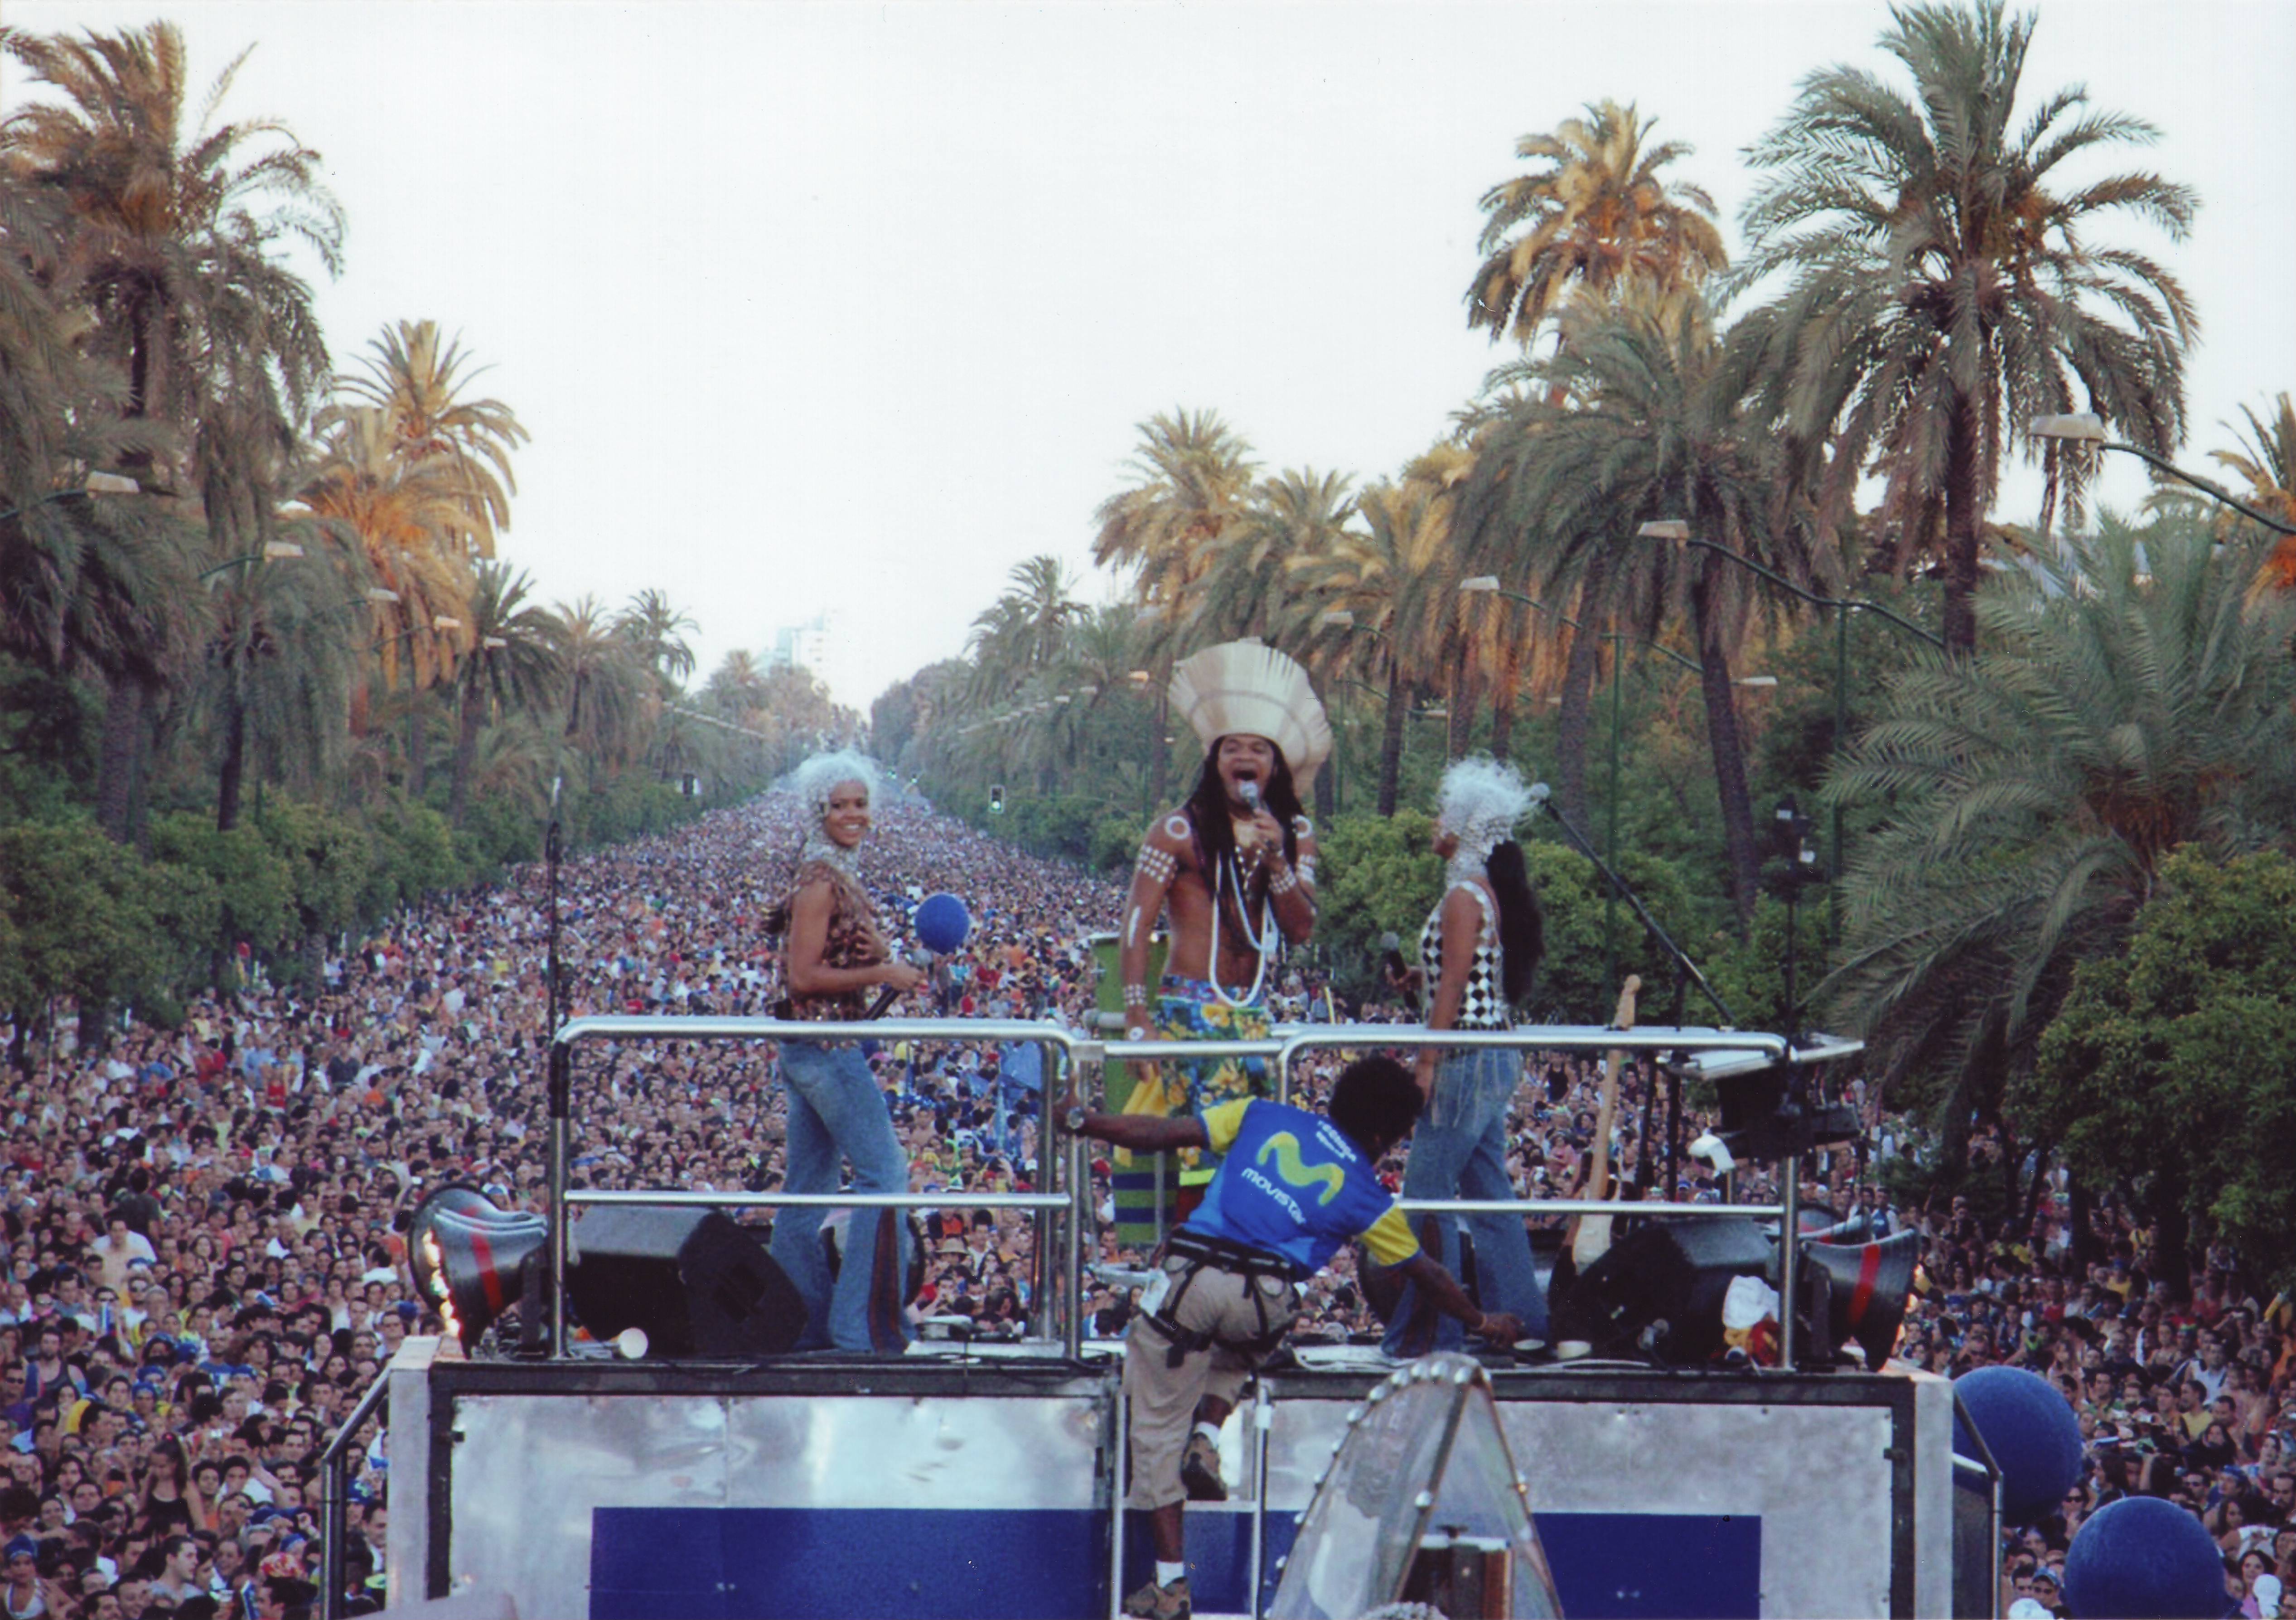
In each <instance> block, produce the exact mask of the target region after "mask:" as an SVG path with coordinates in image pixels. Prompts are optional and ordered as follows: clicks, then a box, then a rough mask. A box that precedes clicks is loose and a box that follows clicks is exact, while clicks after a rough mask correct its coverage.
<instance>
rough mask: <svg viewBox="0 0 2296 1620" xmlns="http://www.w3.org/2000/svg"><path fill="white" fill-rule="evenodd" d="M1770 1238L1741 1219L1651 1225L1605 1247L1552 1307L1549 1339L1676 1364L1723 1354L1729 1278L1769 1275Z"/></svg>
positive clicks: (1727, 1217)
mask: <svg viewBox="0 0 2296 1620" xmlns="http://www.w3.org/2000/svg"><path fill="white" fill-rule="evenodd" d="M1774 1264H1775V1245H1774V1244H1773V1242H1772V1241H1771V1239H1770V1235H1769V1234H1768V1233H1767V1232H1766V1231H1763V1230H1762V1229H1761V1227H1760V1226H1759V1225H1757V1224H1756V1223H1754V1222H1753V1221H1752V1220H1751V1219H1749V1218H1747V1217H1745V1216H1743V1215H1708V1216H1688V1217H1685V1218H1684V1219H1681V1220H1669V1221H1653V1222H1652V1223H1650V1224H1649V1225H1647V1226H1644V1227H1642V1228H1640V1229H1638V1230H1636V1231H1632V1232H1629V1233H1628V1234H1627V1235H1626V1236H1625V1237H1623V1238H1620V1240H1618V1241H1616V1242H1615V1243H1613V1244H1611V1248H1610V1250H1609V1252H1608V1253H1606V1254H1605V1255H1603V1257H1602V1258H1601V1259H1599V1260H1597V1261H1595V1264H1592V1265H1590V1266H1588V1267H1587V1269H1586V1270H1585V1271H1584V1272H1580V1273H1579V1277H1578V1280H1576V1281H1575V1282H1574V1283H1572V1285H1571V1286H1570V1289H1569V1290H1568V1291H1567V1292H1566V1293H1564V1294H1562V1296H1561V1297H1559V1298H1557V1300H1556V1301H1555V1305H1554V1320H1555V1327H1554V1336H1555V1338H1558V1339H1567V1338H1578V1339H1584V1340H1586V1341H1587V1343H1588V1344H1590V1345H1592V1346H1594V1348H1595V1354H1597V1355H1603V1356H1656V1357H1657V1358H1658V1359H1660V1360H1661V1361H1666V1362H1675V1363H1677V1364H1679V1365H1688V1364H1692V1363H1696V1362H1706V1361H1710V1360H1712V1359H1713V1358H1714V1357H1715V1356H1716V1355H1718V1354H1720V1352H1721V1350H1722V1297H1723V1295H1725V1294H1726V1293H1727V1292H1729V1289H1730V1283H1731V1280H1733V1279H1734V1278H1737V1277H1742V1276H1757V1277H1767V1276H1768V1275H1770V1273H1771V1272H1772V1270H1773V1267H1774Z"/></svg>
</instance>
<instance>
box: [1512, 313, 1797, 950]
mask: <svg viewBox="0 0 2296 1620" xmlns="http://www.w3.org/2000/svg"><path fill="white" fill-rule="evenodd" d="M1693 304H1694V300H1693ZM1760 353H1761V349H1760V346H1759V344H1748V343H1743V342H1736V341H1726V342H1717V341H1716V340H1714V339H1713V338H1712V337H1711V336H1710V332H1709V329H1708V326H1707V323H1706V322H1705V320H1704V319H1703V318H1702V317H1701V316H1697V315H1696V314H1695V311H1694V309H1693V311H1692V313H1691V315H1690V316H1689V317H1685V313H1684V312H1683V311H1682V310H1671V311H1669V310H1661V309H1657V308H1653V307H1650V306H1648V305H1641V306H1637V305H1636V303H1635V302H1634V301H1631V300H1630V301H1629V302H1628V304H1627V305H1625V306H1623V307H1619V308H1615V309H1588V310H1585V311H1581V312H1577V313H1575V314H1574V315H1573V316H1572V317H1571V320H1570V331H1569V334H1568V341H1566V342H1565V343H1564V344H1562V346H1561V347H1560V348H1558V349H1557V351H1556V353H1555V354H1554V356H1553V357H1552V358H1549V359H1546V360H1543V361H1537V362H1530V363H1526V364H1524V365H1522V366H1520V367H1515V368H1508V369H1507V370H1506V371H1504V372H1501V373H1498V374H1497V379H1496V380H1497V381H1499V382H1501V383H1503V384H1504V383H1507V382H1512V381H1515V380H1528V381H1534V382H1536V381H1544V382H1546V383H1549V384H1551V385H1553V386H1554V388H1555V389H1560V390H1561V391H1562V393H1563V394H1564V395H1565V396H1566V397H1567V401H1568V405H1567V406H1564V405H1552V404H1549V403H1547V402H1546V401H1545V400H1542V399H1539V398H1537V397H1533V396H1532V395H1531V394H1529V393H1524V392H1518V393H1515V394H1513V395H1512V396H1511V397H1509V398H1507V399H1506V400H1505V402H1504V403H1503V404H1502V405H1501V406H1500V407H1499V408H1498V411H1497V413H1496V414H1495V415H1494V417H1493V418H1492V419H1491V420H1490V421H1488V422H1487V423H1485V424H1482V425H1483V427H1484V433H1485V444H1486V448H1485V456H1486V458H1487V459H1488V460H1490V461H1492V462H1495V463H1503V465H1504V468H1505V484H1504V487H1503V491H1502V494H1501V495H1500V497H1499V498H1501V499H1502V500H1503V502H1504V503H1505V506H1506V508H1507V509H1508V510H1509V511H1512V512H1513V514H1515V515H1516V516H1518V517H1519V518H1520V520H1521V521H1523V522H1524V523H1525V524H1526V525H1528V526H1531V527H1532V531H1533V532H1534V533H1535V534H1537V535H1538V536H1542V538H1543V545H1544V549H1545V551H1546V568H1545V569H1544V576H1545V577H1546V579H1547V580H1548V581H1550V582H1559V581H1561V580H1567V579H1568V578H1569V577H1570V569H1571V568H1573V567H1574V566H1575V567H1576V568H1577V569H1579V574H1580V577H1581V578H1582V579H1583V577H1584V575H1585V572H1586V571H1587V559H1588V558H1590V557H1593V556H1596V555H1604V554H1607V555H1608V556H1609V557H1610V558H1611V568H1610V569H1607V570H1606V572H1605V574H1604V575H1603V579H1604V585H1603V590H1604V593H1605V595H1604V599H1603V600H1590V598H1589V596H1588V594H1587V593H1586V592H1585V591H1584V590H1583V589H1582V590H1581V592H1580V593H1579V597H1578V606H1579V614H1580V616H1581V618H1582V622H1587V616H1589V615H1593V616H1599V617H1608V616H1609V615H1611V613H1613V612H1616V613H1617V614H1619V615H1620V616H1621V617H1623V618H1625V619H1627V620H1628V622H1631V623H1638V624H1640V625H1641V626H1644V629H1645V630H1646V631H1648V632H1652V633H1654V632H1655V631H1656V630H1657V629H1658V628H1659V627H1660V626H1661V623H1662V622H1663V619H1664V618H1665V617H1666V616H1667V614H1668V613H1669V611H1671V610H1677V609H1682V608H1686V609H1687V610H1688V611H1689V614H1690V617H1691V620H1692V624H1693V631H1694V634H1695V637H1696V642H1697V652H1698V664H1699V670H1700V688H1701V691H1702V695H1703V697H1704V700H1705V706H1706V722H1707V740H1708V744H1709V746H1710V749H1712V751H1713V755H1714V774H1715V788H1716V792H1717V794H1718V798H1719V801H1720V807H1721V812H1722V828H1723V838H1724V841H1725V844H1726V847H1727V848H1728V851H1729V860H1730V871H1731V891H1732V895H1733V897H1734V901H1735V903H1736V906H1737V911H1738V914H1739V917H1740V919H1741V920H1742V921H1746V920H1751V917H1752V915H1753V906H1754V901H1755V897H1756V891H1757V888H1758V885H1759V860H1758V858H1757V855H1756V851H1755V843H1754V825H1753V810H1752V805H1751V799H1750V797H1749V794H1748V790H1747V785H1746V764H1745V755H1744V749H1743V743H1742V741H1741V740H1740V735H1739V727H1738V716H1737V705H1736V700H1735V696H1734V690H1733V683H1732V678H1731V673H1730V659H1731V657H1732V656H1733V654H1734V650H1735V649H1736V647H1737V645H1738V643H1739V642H1740V641H1741V639H1742V638H1743V634H1744V632H1745V629H1746V626H1747V621H1748V619H1749V617H1750V616H1751V614H1752V613H1753V612H1755V611H1756V610H1758V609H1760V610H1776V608H1777V604H1776V603H1775V600H1774V599H1772V598H1769V597H1767V596H1758V595H1755V594H1753V593H1751V592H1750V590H1749V586H1750V585H1751V584H1752V583H1753V581H1754V579H1755V576H1754V575H1753V574H1751V572H1750V571H1749V570H1747V569H1743V568H1740V567H1739V566H1737V565H1735V564H1734V563H1731V562H1729V561H1727V560H1725V559H1723V558H1720V557H1718V556H1716V555H1715V554H1714V553H1713V552H1710V551H1709V550H1707V549H1704V548H1703V547H1701V548H1698V549H1695V550H1693V551H1692V552H1688V553H1687V554H1686V555H1684V556H1679V557H1677V556H1675V555H1673V554H1671V553H1669V552H1662V551H1661V550H1659V549H1657V548H1655V547H1652V546H1650V545H1647V544H1644V543H1643V542H1640V541H1638V540H1637V539H1636V538H1635V536H1636V531H1637V530H1638V529H1639V528H1640V527H1641V525H1642V524H1643V523H1644V522H1646V521H1649V520H1652V519H1656V518H1661V517H1667V518H1686V519H1687V520H1689V522H1690V525H1691V529H1692V532H1693V534H1694V535H1695V536H1698V538H1700V539H1701V540H1702V541H1707V542H1710V543H1712V544H1716V545H1720V546H1723V547H1725V548H1726V549H1728V550H1730V551H1733V552H1738V553H1740V554H1742V555H1744V556H1747V557H1751V558H1752V559H1754V560H1758V561H1759V562H1761V563H1762V564H1764V565H1765V566H1767V567H1768V568H1770V569H1775V570H1776V571H1777V572H1779V573H1780V574H1783V575H1784V576H1785V577H1788V578H1792V579H1795V580H1797V581H1800V580H1805V579H1808V578H1810V577H1812V576H1813V574H1814V573H1818V572H1821V571H1823V570H1824V569H1825V566H1826V563H1825V559H1824V558H1822V557H1821V556H1820V555H1819V554H1818V553H1816V552H1814V551H1813V549H1812V548H1811V546H1810V544H1809V533H1808V527H1807V525H1806V524H1804V523H1803V522H1802V521H1800V518H1799V516H1798V514H1797V512H1796V511H1795V508H1794V504H1793V501H1792V487H1791V485H1790V484H1789V483H1788V482H1786V481H1785V479H1784V478H1783V476H1782V470H1781V467H1780V465H1779V463H1778V461H1777V458H1776V457H1775V454H1773V446H1772V440H1771V438H1770V436H1769V434H1768V433H1767V431H1766V425H1767V424H1766V422H1765V421H1763V419H1762V418H1761V417H1760V416H1759V414H1758V413H1756V402H1757V399H1758V391H1757V389H1756V387H1755V383H1756V380H1757V379H1756V375H1755V372H1754V370H1753V367H1754V365H1755V364H1756V363H1757V362H1758V361H1759V356H1760ZM1541 589H1542V590H1546V595H1547V599H1549V600H1552V599H1554V596H1555V595H1556V594H1557V593H1556V592H1554V591H1553V590H1548V589H1547V587H1546V586H1542V587H1541ZM1593 640H1594V638H1593V637H1586V636H1582V637H1581V638H1580V642H1581V644H1584V643H1585V642H1591V641H1593ZM1575 651H1576V649H1574V656H1575ZM1590 657H1591V650H1590ZM1583 758H1584V744H1583V739H1582V740H1581V742H1580V745H1579V759H1580V760H1581V761H1582V762H1583ZM1583 768H1584V767H1583V763H1582V764H1581V765H1579V771H1580V772H1581V773H1582V774H1581V776H1580V780H1581V781H1582V782H1583V780H1584V778H1583ZM1582 791H1583V789H1582Z"/></svg>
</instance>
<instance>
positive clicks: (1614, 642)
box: [1603, 630, 1626, 1007]
mask: <svg viewBox="0 0 2296 1620" xmlns="http://www.w3.org/2000/svg"><path fill="white" fill-rule="evenodd" d="M1623 639H1624V638H1622V637H1621V636H1620V634H1619V633H1618V632H1617V631H1615V630H1613V631H1612V632H1611V634H1610V636H1609V641H1610V643H1611V809H1610V818H1609V819H1610V827H1609V830H1607V832H1606V833H1605V835H1604V838H1603V854H1604V855H1605V857H1606V858H1607V859H1608V860H1609V861H1610V863H1611V866H1612V867H1613V868H1615V867H1617V865H1618V863H1619V741H1620V732H1622V731H1623V730H1624V728H1625V725H1626V720H1625V716H1624V715H1623V713H1622V712H1621V710H1620V697H1619V675H1620V668H1619V667H1620V663H1621V662H1623V661H1624V659H1625V658H1626V648H1625V647H1624V646H1623V645H1622V644H1621V642H1622V641H1623ZM1618 968H1619V894H1618V891H1617V890H1616V889H1610V890H1607V891H1605V893H1604V894H1603V1005H1604V1006H1606V1007H1607V1006H1610V1005H1611V1004H1613V1003H1614V1002H1617V1000H1618V997H1619V973H1618Z"/></svg>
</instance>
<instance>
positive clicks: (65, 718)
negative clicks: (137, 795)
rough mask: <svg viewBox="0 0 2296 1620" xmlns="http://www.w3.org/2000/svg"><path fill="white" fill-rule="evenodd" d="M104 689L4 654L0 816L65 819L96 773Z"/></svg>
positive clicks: (0, 701)
mask: <svg viewBox="0 0 2296 1620" xmlns="http://www.w3.org/2000/svg"><path fill="white" fill-rule="evenodd" d="M102 726H103V712H102V700H101V696H100V694H99V693H98V692H97V691H95V690H94V688H92V687H90V686H87V685H86V684H84V683H79V682H76V681H65V680H59V679H57V678H56V677H55V676H53V675H46V674H43V673H42V672H41V671H39V670H37V669H35V668H34V667H31V666H30V665H29V664H26V663H24V662H22V661H21V660H20V659H14V658H11V657H8V656H7V655H5V654H0V822H17V821H26V822H29V821H60V820H61V819H63V817H64V815H65V814H66V813H67V812H68V811H69V809H70V806H72V805H73V804H75V803H76V802H78V792H77V790H75V789H74V787H73V782H74V781H75V780H78V781H87V780H89V779H91V778H92V777H93V776H94V773H95V740H96V736H97V734H98V733H99V732H101V731H102Z"/></svg>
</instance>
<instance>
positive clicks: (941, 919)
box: [909, 894, 972, 956]
mask: <svg viewBox="0 0 2296 1620" xmlns="http://www.w3.org/2000/svg"><path fill="white" fill-rule="evenodd" d="M909 921H910V924H911V926H912V927H914V929H916V931H917V943H918V944H919V945H922V946H924V948H925V949H926V950H928V951H931V953H933V954H934V955H936V956H946V955H947V954H948V953H950V952H951V951H954V950H955V949H956V948H957V947H959V946H960V945H964V939H965V936H966V935H968V934H970V933H972V912H968V911H966V910H965V909H964V901H962V900H960V899H958V898H957V897H956V896H955V895H948V894H941V895H927V896H925V897H924V898H923V899H922V900H920V901H918V902H917V909H916V913H915V915H914V916H913V917H911V918H910V919H909Z"/></svg>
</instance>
